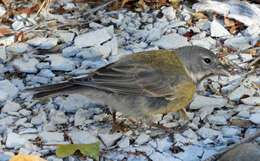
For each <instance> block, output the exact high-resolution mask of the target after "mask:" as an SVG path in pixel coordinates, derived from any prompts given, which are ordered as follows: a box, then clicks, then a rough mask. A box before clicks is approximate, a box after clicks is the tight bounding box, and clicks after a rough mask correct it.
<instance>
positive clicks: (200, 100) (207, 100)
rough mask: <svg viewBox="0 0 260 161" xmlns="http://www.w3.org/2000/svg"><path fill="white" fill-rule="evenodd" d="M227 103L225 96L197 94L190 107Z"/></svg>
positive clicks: (198, 107)
mask: <svg viewBox="0 0 260 161" xmlns="http://www.w3.org/2000/svg"><path fill="white" fill-rule="evenodd" d="M226 104H227V100H226V99H224V98H221V97H220V98H213V97H205V96H200V95H196V96H195V97H194V99H193V101H192V102H191V104H190V109H200V108H212V107H223V106H225V105H226Z"/></svg>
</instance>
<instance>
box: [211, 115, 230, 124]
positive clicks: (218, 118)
mask: <svg viewBox="0 0 260 161" xmlns="http://www.w3.org/2000/svg"><path fill="white" fill-rule="evenodd" d="M208 121H209V123H211V124H214V125H226V124H227V120H226V118H225V117H224V116H223V115H210V116H208Z"/></svg>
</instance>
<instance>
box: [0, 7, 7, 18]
mask: <svg viewBox="0 0 260 161" xmlns="http://www.w3.org/2000/svg"><path fill="white" fill-rule="evenodd" d="M5 13H6V9H5V7H4V6H0V17H2V16H3V15H5Z"/></svg>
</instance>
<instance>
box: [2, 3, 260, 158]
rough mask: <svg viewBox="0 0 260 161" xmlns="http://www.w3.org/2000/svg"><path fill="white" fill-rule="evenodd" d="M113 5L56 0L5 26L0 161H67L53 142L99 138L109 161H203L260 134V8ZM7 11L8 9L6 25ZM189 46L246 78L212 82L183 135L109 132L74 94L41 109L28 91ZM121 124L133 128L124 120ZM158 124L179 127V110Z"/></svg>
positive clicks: (102, 118)
mask: <svg viewBox="0 0 260 161" xmlns="http://www.w3.org/2000/svg"><path fill="white" fill-rule="evenodd" d="M16 3H17V4H16V5H17V6H19V5H21V4H19V2H16ZM32 6H33V4H32V3H28V4H23V7H25V8H31V7H32ZM216 6H221V7H216ZM108 7H109V6H102V5H101V6H95V7H91V5H90V4H88V3H74V1H73V0H63V1H57V2H55V3H53V4H52V3H51V4H50V5H49V6H48V7H47V9H42V10H41V14H37V12H33V11H32V13H30V15H27V12H22V13H21V14H15V15H14V16H11V17H9V18H8V23H6V24H5V25H2V26H0V31H1V32H2V33H1V34H2V36H1V38H0V44H2V45H1V46H0V60H1V64H0V108H1V113H0V141H1V144H0V160H1V161H2V160H3V161H5V160H8V159H9V158H11V157H12V156H14V155H16V154H34V155H38V156H41V157H42V158H45V159H46V160H48V161H61V160H62V159H60V158H57V157H56V155H55V149H56V148H57V147H56V146H51V145H53V144H67V143H74V144H87V143H93V142H96V141H100V142H101V160H129V161H134V160H135V161H137V160H138V161H139V160H149V161H150V160H152V161H158V160H168V161H198V160H204V159H206V158H207V157H209V156H210V155H212V154H214V153H216V152H218V151H219V150H221V149H223V148H226V147H227V146H228V145H231V144H233V143H236V142H238V141H239V140H241V139H242V138H244V137H246V136H248V135H249V134H251V133H254V132H255V131H256V130H257V129H259V126H260V108H259V105H260V96H259V95H260V90H259V85H260V77H259V76H258V74H257V68H256V70H255V72H252V73H251V74H246V73H245V72H246V71H249V65H250V63H251V64H252V61H254V60H255V59H256V58H257V57H258V56H259V54H260V50H259V47H260V29H259V25H260V24H259V23H260V9H259V8H260V6H259V5H257V4H252V3H245V2H225V3H222V2H204V3H196V4H194V5H193V6H192V7H188V6H186V5H180V6H179V7H178V8H177V9H176V8H173V7H172V6H163V7H160V8H158V9H152V8H151V7H150V6H144V4H143V6H142V7H137V8H136V9H130V10H129V9H125V8H123V9H117V10H108V9H107V8H108ZM143 8H144V9H143ZM17 10H18V9H17ZM31 10H32V8H31ZM198 11H203V12H198ZM6 13H7V9H6V8H5V7H4V5H1V4H0V18H4V16H5V14H6ZM223 16H224V17H223ZM1 28H6V30H7V29H8V33H6V32H3V29H1ZM186 45H198V46H202V47H205V48H207V49H210V50H212V51H214V52H215V53H219V56H220V57H221V58H222V59H223V62H225V63H227V64H231V65H232V66H233V67H234V68H235V71H236V72H234V73H238V72H237V71H240V72H241V71H242V72H243V73H239V74H234V75H232V76H230V77H220V78H219V77H217V76H215V77H211V78H209V79H206V80H204V81H203V82H202V83H201V85H200V87H199V88H198V92H197V94H196V95H195V97H194V99H193V101H192V102H191V104H190V105H189V106H188V107H187V111H188V114H189V122H188V125H187V126H188V128H187V129H186V130H184V131H183V132H179V133H174V134H165V132H163V131H162V130H160V129H156V128H155V129H149V128H148V127H147V126H145V125H142V126H141V127H138V128H133V129H126V130H125V132H117V133H113V134H111V133H110V129H111V116H110V115H108V114H107V113H106V112H105V110H104V106H102V105H97V104H95V102H93V101H91V100H89V99H88V98H86V97H83V96H81V95H76V94H73V95H69V96H66V97H64V96H58V97H52V98H51V99H50V100H45V101H41V102H40V101H34V100H32V94H30V93H27V92H24V89H25V88H28V87H37V86H41V85H46V84H52V83H57V82H61V81H65V80H67V79H69V78H71V77H81V76H86V75H88V74H89V73H90V72H92V71H94V70H95V69H97V68H99V67H102V66H104V65H106V64H109V63H111V62H113V61H115V60H117V59H118V58H119V57H121V56H123V55H126V54H132V53H135V52H140V51H147V50H158V49H172V48H178V47H182V46H186ZM256 64H257V63H256ZM118 118H119V120H126V121H125V122H126V123H129V122H128V120H127V119H125V118H124V117H123V116H122V115H121V114H119V113H118ZM156 118H157V122H159V123H161V124H162V125H164V126H167V127H169V128H174V127H177V126H178V125H180V124H181V122H179V121H178V120H177V119H176V113H169V114H167V115H165V116H162V115H158V116H156ZM256 142H257V143H259V142H260V140H259V139H256ZM65 160H68V161H77V160H83V158H79V157H75V156H71V157H69V158H67V159H65ZM86 160H92V159H90V158H86Z"/></svg>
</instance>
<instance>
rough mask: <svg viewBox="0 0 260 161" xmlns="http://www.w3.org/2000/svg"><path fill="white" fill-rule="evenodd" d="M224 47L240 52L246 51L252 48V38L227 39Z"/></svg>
mask: <svg viewBox="0 0 260 161" xmlns="http://www.w3.org/2000/svg"><path fill="white" fill-rule="evenodd" d="M224 45H225V46H227V47H230V48H234V49H239V50H245V49H248V48H250V47H251V46H252V45H251V44H250V38H248V37H243V36H239V37H234V38H230V39H227V40H225V41H224Z"/></svg>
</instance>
